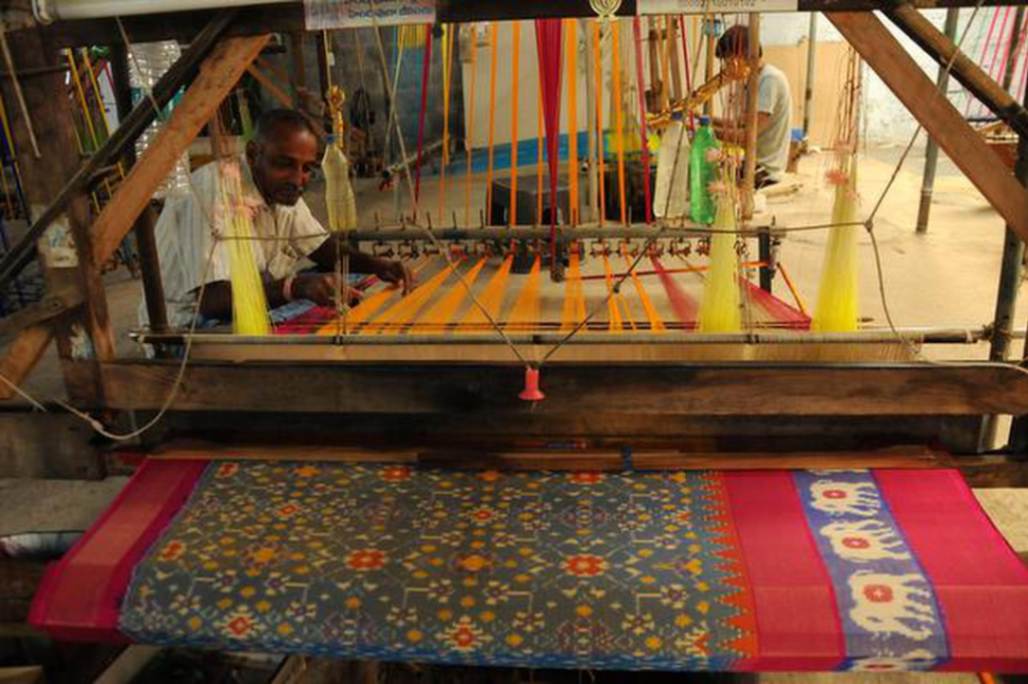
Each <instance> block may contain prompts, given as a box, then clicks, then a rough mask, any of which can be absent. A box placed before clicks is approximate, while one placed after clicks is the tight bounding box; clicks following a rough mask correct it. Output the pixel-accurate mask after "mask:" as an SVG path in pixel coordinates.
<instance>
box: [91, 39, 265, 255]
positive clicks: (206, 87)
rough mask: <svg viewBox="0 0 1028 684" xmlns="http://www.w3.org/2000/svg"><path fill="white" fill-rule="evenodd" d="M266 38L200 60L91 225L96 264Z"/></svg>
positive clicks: (227, 45) (229, 43)
mask: <svg viewBox="0 0 1028 684" xmlns="http://www.w3.org/2000/svg"><path fill="white" fill-rule="evenodd" d="M269 37H270V36H268V35H267V34H265V35H261V36H251V37H247V38H228V39H226V40H224V41H222V42H221V43H220V44H219V45H218V46H217V47H215V48H214V50H213V51H212V52H211V54H210V56H208V57H207V59H205V60H204V62H203V64H202V65H201V66H200V74H199V75H198V76H197V77H196V80H195V81H193V83H192V85H190V86H189V89H188V90H186V94H185V95H184V96H183V98H182V101H181V102H180V103H179V104H178V106H177V107H176V108H175V110H174V111H173V112H172V114H171V118H170V119H169V120H168V122H167V123H166V124H165V125H164V127H163V128H162V129H161V131H160V132H159V133H158V134H157V137H156V138H154V141H153V143H151V144H150V147H148V148H147V149H146V151H145V152H144V153H143V154H142V156H141V157H140V158H139V161H138V162H137V163H136V165H135V166H133V167H132V171H130V172H129V174H128V176H126V177H125V180H124V181H122V183H121V185H120V186H119V187H118V190H117V191H116V192H115V193H114V197H112V198H111V201H110V202H108V203H107V206H106V207H104V209H103V211H102V212H100V216H99V217H98V218H97V220H96V222H95V223H94V224H93V230H92V237H93V252H94V253H95V254H96V256H97V258H99V259H106V258H108V257H109V256H110V255H111V254H113V253H114V250H115V249H117V248H118V243H120V242H121V239H122V238H123V237H125V234H126V233H127V232H128V230H129V229H130V228H131V227H132V224H133V223H134V222H135V221H136V219H137V218H139V215H140V214H141V213H142V212H143V210H144V209H145V208H146V206H147V204H148V203H149V202H150V197H151V196H152V195H153V192H154V190H155V189H156V188H157V186H158V185H160V183H161V181H162V180H163V179H164V178H165V177H166V176H167V175H168V173H169V172H170V171H171V169H172V167H173V166H174V165H175V162H176V160H178V159H179V157H180V156H181V155H182V153H183V152H184V151H185V150H186V148H188V147H189V144H190V143H191V142H192V141H193V139H194V138H195V137H196V135H197V134H198V133H199V132H200V130H201V129H202V128H203V127H204V125H205V124H206V123H207V122H208V121H209V120H210V118H211V117H212V116H214V112H215V111H216V110H217V109H218V107H219V106H220V105H221V101H222V100H223V99H225V96H226V95H228V94H229V92H231V90H232V88H233V87H235V84H236V82H237V81H238V80H239V77H240V76H242V75H243V72H244V71H246V67H248V66H249V65H250V63H251V62H252V61H253V60H254V58H256V57H257V55H258V54H260V51H261V48H263V47H264V45H265V44H266V43H267V42H268V39H269Z"/></svg>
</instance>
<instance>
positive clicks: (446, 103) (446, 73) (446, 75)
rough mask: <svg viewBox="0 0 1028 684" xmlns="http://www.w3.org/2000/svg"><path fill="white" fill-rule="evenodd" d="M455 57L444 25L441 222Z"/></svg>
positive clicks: (448, 160) (451, 35)
mask: <svg viewBox="0 0 1028 684" xmlns="http://www.w3.org/2000/svg"><path fill="white" fill-rule="evenodd" d="M452 55H453V31H452V29H451V27H450V26H449V25H448V24H443V156H442V164H441V166H440V168H439V221H440V223H441V222H442V221H443V215H444V214H445V212H446V166H447V165H448V164H449V163H450V58H451V57H452Z"/></svg>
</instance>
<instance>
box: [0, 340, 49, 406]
mask: <svg viewBox="0 0 1028 684" xmlns="http://www.w3.org/2000/svg"><path fill="white" fill-rule="evenodd" d="M53 336H54V331H53V328H51V327H50V326H49V325H34V326H32V327H30V328H25V329H24V330H22V331H21V332H20V333H18V336H17V337H15V338H14V341H13V342H11V346H10V347H8V349H7V353H6V354H5V355H4V356H3V357H2V358H0V374H2V375H3V376H4V377H5V378H7V380H9V381H10V382H12V383H14V384H15V385H21V384H22V383H23V382H25V378H27V377H28V375H29V372H30V371H31V370H32V368H33V367H34V366H35V365H36V363H37V362H38V361H39V359H40V358H41V357H42V356H43V352H45V351H46V348H47V345H49V344H50V340H52V339H53ZM16 396H18V394H17V393H16V392H15V391H14V390H13V389H11V388H10V387H8V386H7V383H5V382H0V400H6V399H12V398H14V397H16Z"/></svg>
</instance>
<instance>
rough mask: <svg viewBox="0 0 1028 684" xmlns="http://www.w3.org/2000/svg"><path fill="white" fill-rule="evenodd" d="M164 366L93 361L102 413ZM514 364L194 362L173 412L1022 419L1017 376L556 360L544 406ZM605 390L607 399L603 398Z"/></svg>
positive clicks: (149, 392) (140, 391)
mask: <svg viewBox="0 0 1028 684" xmlns="http://www.w3.org/2000/svg"><path fill="white" fill-rule="evenodd" d="M178 369H179V364H178V363H175V362H161V363H154V362H134V361H122V362H113V363H106V364H103V375H104V389H105V392H106V393H107V396H108V407H109V408H116V409H140V410H141V409H156V408H158V407H160V406H161V405H162V404H163V403H164V401H165V400H166V398H167V396H168V393H169V391H170V390H171V388H172V385H173V381H174V379H175V377H176V375H177V373H178ZM523 381H524V368H523V367H520V366H518V365H516V364H515V365H507V366H496V365H492V364H490V365H481V364H471V363H468V364H454V363H449V364H442V363H403V364H392V365H389V364H382V363H377V364H376V363H362V364H336V365H326V364H275V363H263V364H232V363H199V362H198V363H193V364H190V365H189V366H188V367H187V369H186V371H185V373H184V376H183V381H182V386H181V389H180V391H179V392H178V395H177V397H176V399H175V401H174V403H173V404H172V407H173V408H174V409H177V410H189V411H198V410H205V411H228V410H239V411H272V412H331V413H342V412H352V413H366V414H380V413H392V414H398V415H410V414H426V415H433V414H434V415H451V414H454V413H459V414H463V415H465V416H466V418H467V421H468V423H469V427H471V425H470V424H473V423H474V422H475V421H476V420H480V419H483V418H487V417H490V416H503V417H506V418H508V419H510V420H515V419H517V418H519V417H525V416H530V415H532V414H533V413H536V412H545V413H555V414H559V415H568V416H572V415H582V414H585V415H587V414H589V413H590V412H597V413H616V414H625V415H636V416H643V415H667V416H672V415H704V416H792V415H814V416H816V415H821V416H825V415H839V416H857V415H924V414H925V413H929V412H930V413H932V414H935V415H967V414H975V413H977V414H981V413H1009V414H1014V415H1019V414H1023V413H1026V412H1028V376H1026V375H1025V374H1023V373H1019V372H1018V371H1016V370H1014V369H1009V368H1000V367H959V366H952V367H950V366H946V367H938V366H930V365H927V364H893V365H890V366H874V365H841V364H840V365H824V366H814V365H807V366H801V365H791V364H780V365H760V366H756V365H752V364H751V365H746V364H694V365H691V364H652V363H639V364H632V365H609V364H606V365H605V364H561V365H550V366H547V367H545V368H544V369H543V371H542V389H543V391H544V392H545V393H546V400H545V401H543V402H542V403H541V404H539V405H538V406H533V405H532V404H530V403H527V402H523V401H521V400H519V399H518V398H517V395H518V392H520V390H521V388H522V384H523ZM612 390H614V391H612Z"/></svg>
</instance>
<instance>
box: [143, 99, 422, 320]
mask: <svg viewBox="0 0 1028 684" xmlns="http://www.w3.org/2000/svg"><path fill="white" fill-rule="evenodd" d="M318 161H319V158H318V139H317V137H316V136H315V135H314V131H313V130H312V129H311V127H310V124H308V123H307V121H306V120H305V119H304V118H303V117H302V116H301V115H300V114H299V113H298V112H295V111H292V110H287V109H276V110H272V111H269V112H267V113H265V114H264V115H263V116H261V118H260V119H259V120H258V122H257V127H256V130H255V131H254V137H253V140H252V141H250V142H249V143H248V144H247V146H246V159H245V161H244V160H240V162H239V163H240V171H241V175H242V187H243V190H242V191H243V197H242V198H241V201H242V202H244V203H245V204H246V205H248V206H251V207H253V226H254V233H255V235H256V236H257V238H258V239H256V240H254V241H253V252H254V255H255V258H256V259H257V266H258V270H259V271H260V272H261V274H262V276H263V281H264V293H265V295H266V297H267V300H268V306H270V307H271V308H275V307H278V306H281V305H283V304H285V303H286V302H289V301H292V300H294V299H309V300H311V301H313V302H314V303H316V304H321V305H325V306H332V305H333V304H334V302H335V296H336V276H335V268H336V261H337V258H336V242H337V241H336V240H333V239H329V237H330V234H329V233H328V231H326V230H325V228H324V227H322V225H321V224H320V223H318V220H317V219H315V218H314V216H313V215H312V214H311V211H310V209H309V208H308V207H307V204H306V203H305V202H304V201H303V199H302V197H301V196H302V195H303V191H304V187H305V186H306V185H307V181H308V180H309V179H310V175H311V172H312V171H313V170H314V168H315V167H316V166H317V164H318ZM190 186H191V187H190V192H188V193H186V194H184V195H182V196H179V197H172V198H169V199H168V201H167V203H166V204H165V206H164V211H162V212H161V216H160V218H159V219H158V221H157V225H156V228H155V232H156V236H155V237H156V241H157V250H158V253H159V256H160V261H161V278H162V280H163V282H164V298H165V303H166V306H167V310H168V323H169V325H171V326H174V327H188V326H189V325H190V323H191V322H192V318H193V314H194V312H195V311H196V297H197V294H198V293H199V291H200V287H201V286H202V285H204V284H206V285H205V287H204V291H203V301H201V302H200V307H199V313H200V316H201V317H202V319H204V320H219V321H229V320H231V318H232V287H231V285H230V282H229V278H230V273H229V254H228V243H227V242H226V241H218V242H216V243H215V242H214V237H213V235H212V230H211V225H210V220H211V215H212V212H213V211H214V207H215V205H216V204H217V196H218V164H216V163H212V164H207V165H206V166H204V167H202V168H200V169H197V170H196V171H195V172H194V173H193V174H192V176H191V180H190ZM343 249H344V250H345V249H346V247H345V245H344V247H343ZM305 258H306V259H310V260H311V261H312V262H314V265H315V266H316V267H317V269H318V270H319V271H321V272H318V273H297V269H298V267H300V266H301V265H302V263H303V260H304V259H305ZM349 263H350V271H352V272H354V273H373V274H375V275H377V276H378V277H379V278H381V279H382V280H384V281H386V282H389V283H397V284H400V285H402V287H403V288H404V292H406V291H407V290H408V289H409V288H410V287H411V285H412V283H413V278H412V276H411V272H410V270H409V269H408V268H407V267H406V266H404V264H402V263H401V262H399V261H389V260H387V259H381V258H379V257H374V256H371V255H368V254H362V253H361V252H356V251H351V252H350V262H349ZM358 296H359V293H357V292H356V291H352V290H351V291H349V292H348V293H347V299H348V300H353V299H355V298H357V297H358ZM140 319H141V321H142V322H143V323H144V325H145V324H146V322H147V316H146V307H145V306H141V307H140Z"/></svg>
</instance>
